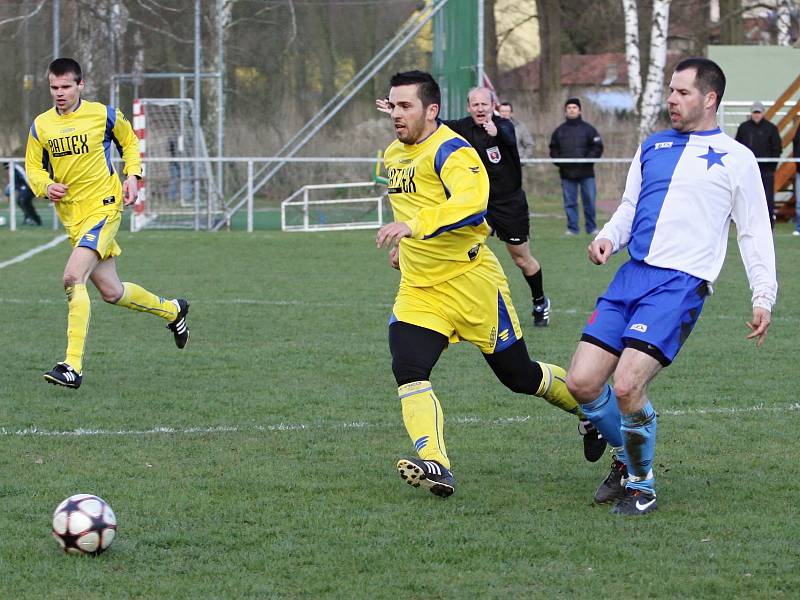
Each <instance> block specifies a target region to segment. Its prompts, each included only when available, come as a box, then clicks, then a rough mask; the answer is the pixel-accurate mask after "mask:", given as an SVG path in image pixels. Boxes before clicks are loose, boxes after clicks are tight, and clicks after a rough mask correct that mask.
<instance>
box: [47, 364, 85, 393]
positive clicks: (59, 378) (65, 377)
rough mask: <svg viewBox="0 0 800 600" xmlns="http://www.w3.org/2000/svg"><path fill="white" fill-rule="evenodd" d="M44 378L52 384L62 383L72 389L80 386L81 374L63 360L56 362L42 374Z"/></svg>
mask: <svg viewBox="0 0 800 600" xmlns="http://www.w3.org/2000/svg"><path fill="white" fill-rule="evenodd" d="M44 378H45V381H49V382H50V383H52V384H53V385H63V386H64V387H68V388H72V389H74V390H77V389H78V388H79V387H81V382H82V381H83V375H81V374H80V373H78V372H77V371H76V370H75V369H73V368H72V367H70V366H69V365H68V364H67V363H63V362H60V363H56V366H55V367H53V368H52V369H51V370H50V371H48V372H47V373H45V374H44Z"/></svg>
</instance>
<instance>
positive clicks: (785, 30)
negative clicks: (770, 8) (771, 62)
mask: <svg viewBox="0 0 800 600" xmlns="http://www.w3.org/2000/svg"><path fill="white" fill-rule="evenodd" d="M791 4H792V0H778V10H777V12H778V22H777V24H776V25H777V27H778V40H777V42H778V46H791V45H792V39H791V37H790V36H789V31H790V30H791V28H792V16H791V10H792V7H791Z"/></svg>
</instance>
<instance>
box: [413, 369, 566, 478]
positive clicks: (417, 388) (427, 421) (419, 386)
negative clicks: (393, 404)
mask: <svg viewBox="0 0 800 600" xmlns="http://www.w3.org/2000/svg"><path fill="white" fill-rule="evenodd" d="M397 394H398V395H399V396H400V403H401V404H402V407H403V423H405V426H406V431H408V435H409V436H410V437H411V441H412V443H413V444H414V448H415V449H416V451H417V454H418V455H419V457H420V458H421V459H422V460H435V461H436V462H438V463H439V464H440V465H442V466H443V467H445V468H447V469H449V468H450V459H449V458H447V450H446V449H445V446H444V415H443V414H442V407H441V405H440V404H439V400H438V398H436V394H434V393H433V388H432V387H431V382H430V381H415V382H413V383H407V384H405V385H401V386H400V387H399V388H397ZM573 402H574V400H573Z"/></svg>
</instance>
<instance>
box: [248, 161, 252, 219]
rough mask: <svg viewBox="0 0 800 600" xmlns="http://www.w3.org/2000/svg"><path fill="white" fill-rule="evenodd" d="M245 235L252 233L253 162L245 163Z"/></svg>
mask: <svg viewBox="0 0 800 600" xmlns="http://www.w3.org/2000/svg"><path fill="white" fill-rule="evenodd" d="M247 233H253V161H252V160H248V161H247Z"/></svg>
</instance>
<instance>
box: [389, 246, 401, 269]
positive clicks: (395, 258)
mask: <svg viewBox="0 0 800 600" xmlns="http://www.w3.org/2000/svg"><path fill="white" fill-rule="evenodd" d="M389 266H390V267H392V268H393V269H397V270H398V271H399V270H400V246H395V247H394V248H392V249H391V250H389Z"/></svg>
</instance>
